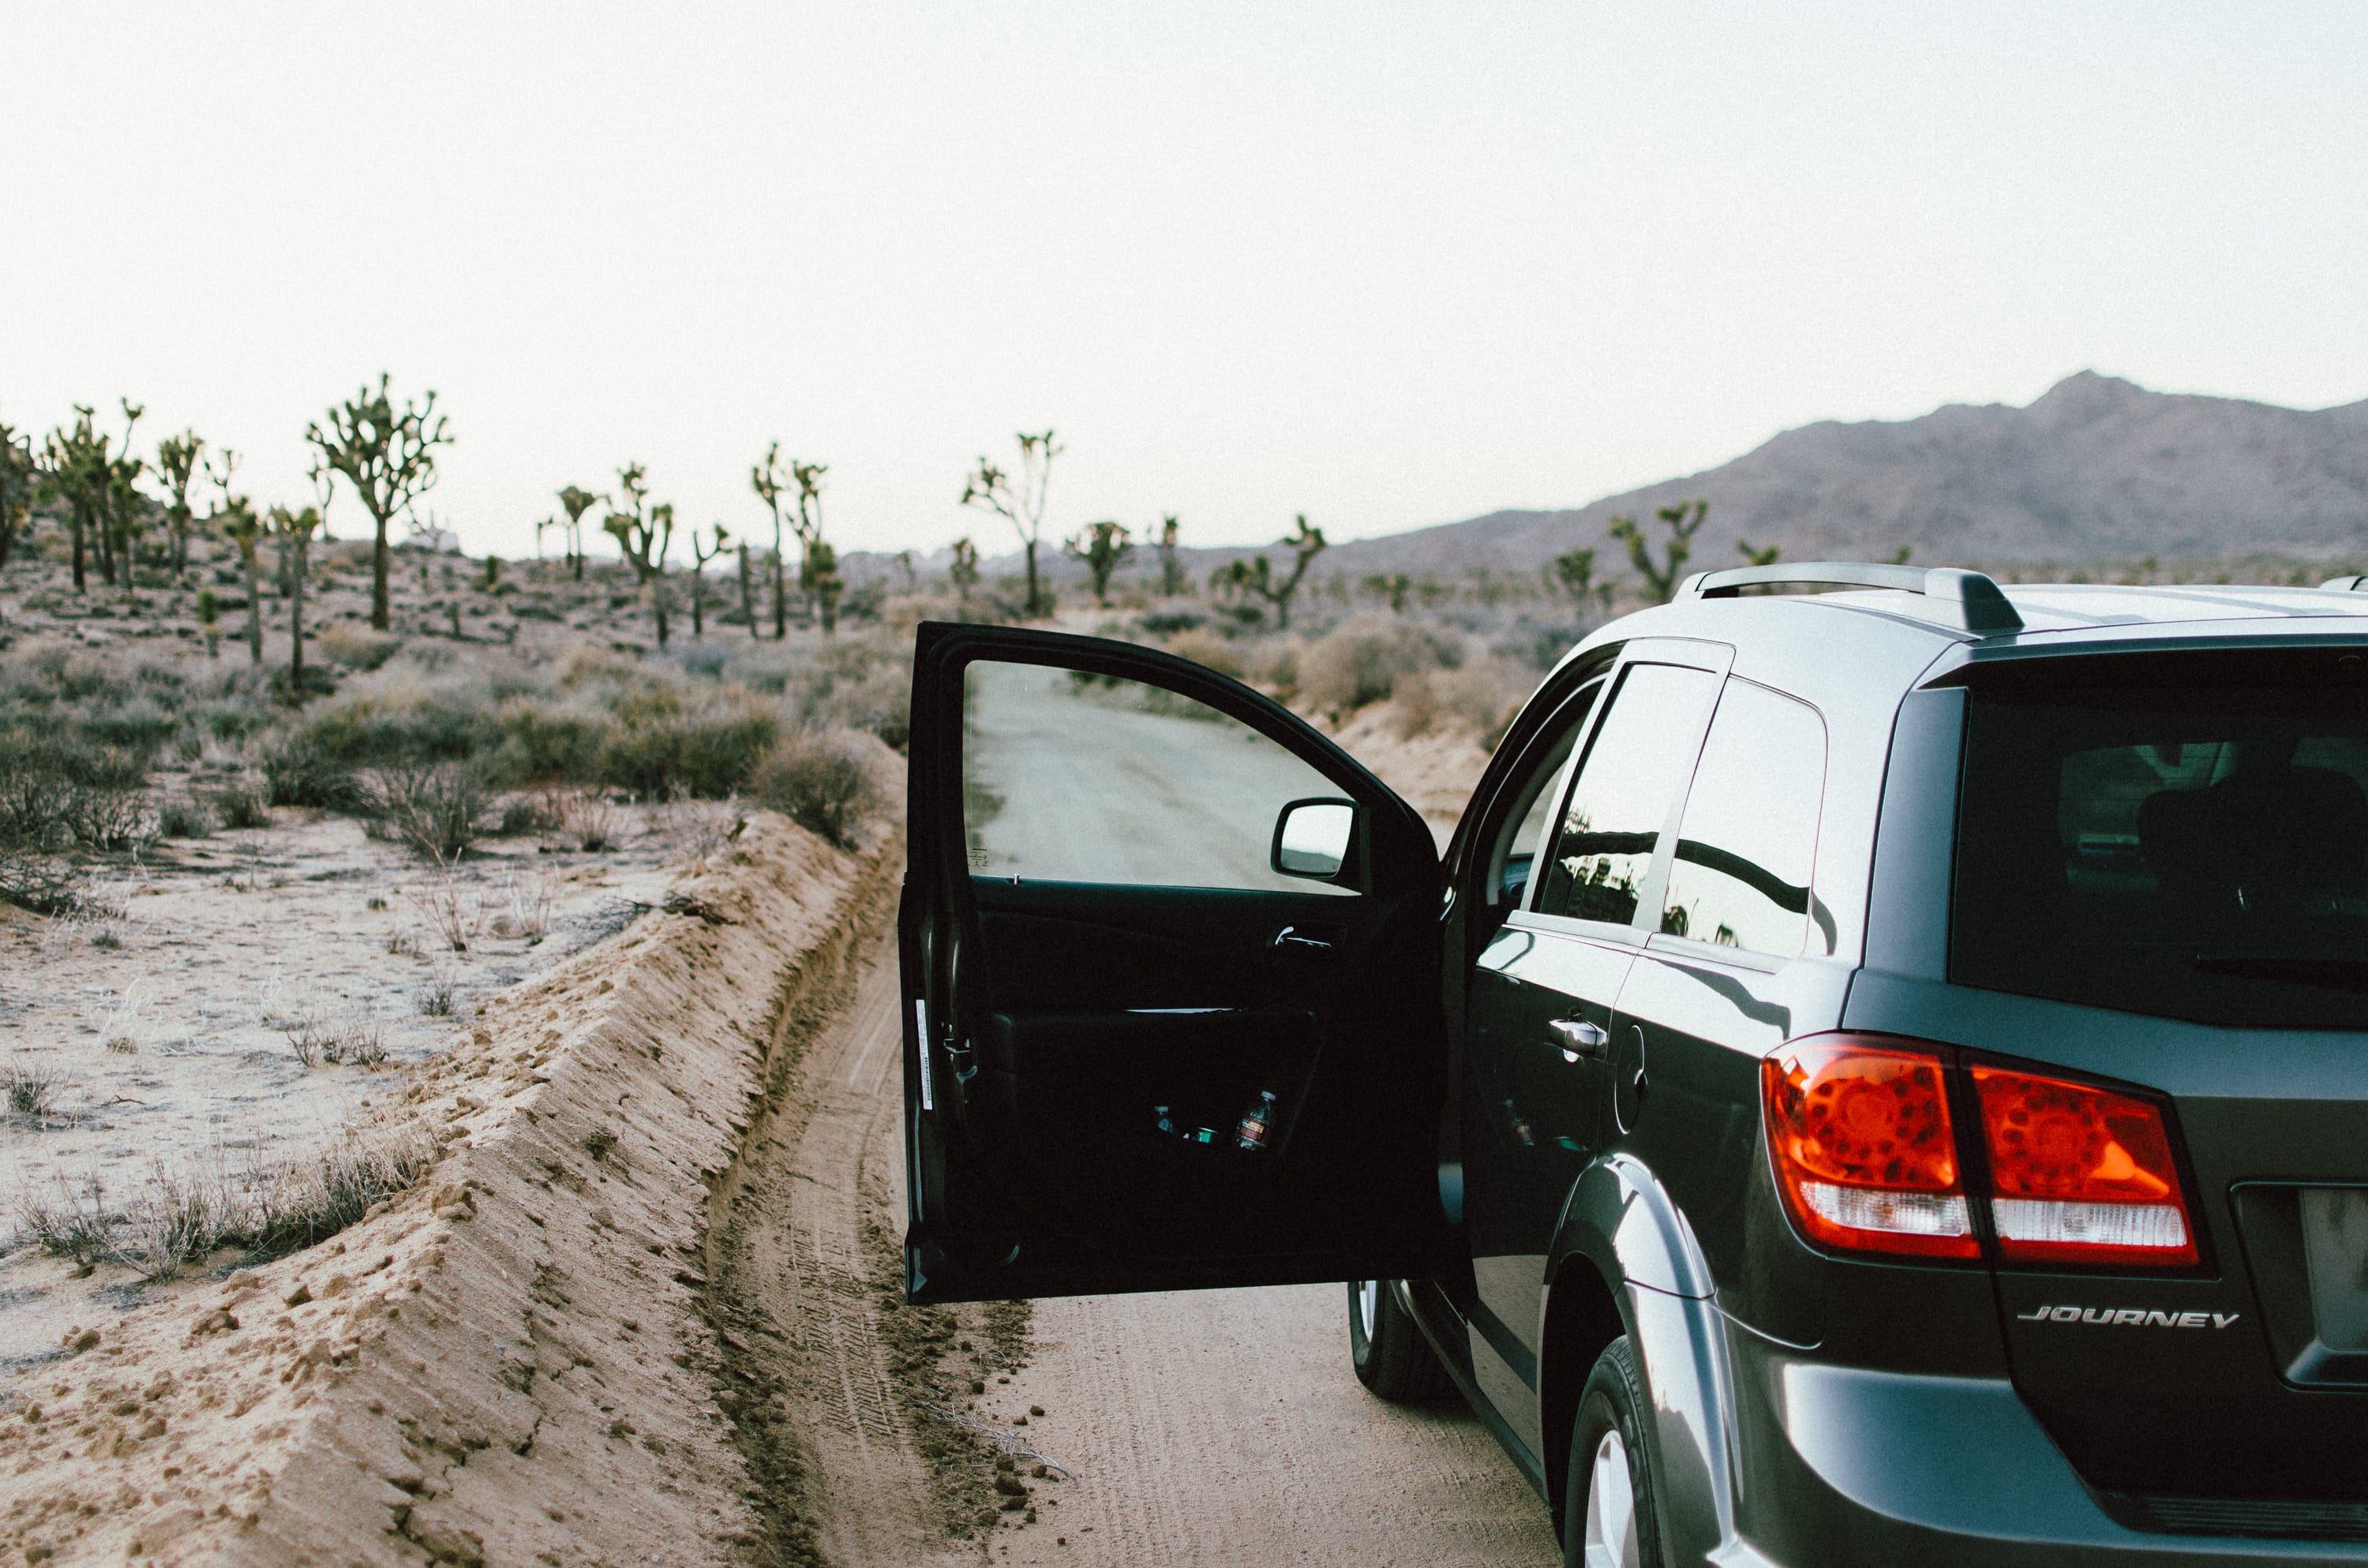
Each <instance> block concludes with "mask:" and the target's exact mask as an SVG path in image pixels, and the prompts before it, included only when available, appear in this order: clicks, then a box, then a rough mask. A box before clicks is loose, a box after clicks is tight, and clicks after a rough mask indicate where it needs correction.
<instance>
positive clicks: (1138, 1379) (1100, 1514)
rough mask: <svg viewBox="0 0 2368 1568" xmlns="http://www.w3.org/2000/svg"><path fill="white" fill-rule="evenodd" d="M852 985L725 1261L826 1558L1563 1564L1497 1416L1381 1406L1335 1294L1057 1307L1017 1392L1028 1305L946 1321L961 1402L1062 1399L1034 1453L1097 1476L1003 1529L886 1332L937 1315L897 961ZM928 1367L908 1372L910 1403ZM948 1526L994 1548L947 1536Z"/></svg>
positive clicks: (1040, 1494)
mask: <svg viewBox="0 0 2368 1568" xmlns="http://www.w3.org/2000/svg"><path fill="white" fill-rule="evenodd" d="M883 904H884V900H883ZM849 970H850V973H849V975H848V982H847V983H846V984H845V985H844V986H842V987H840V988H839V993H838V994H839V996H840V998H841V1001H840V1003H839V1005H838V1008H837V1012H836V1014H835V1015H833V1016H832V1017H829V1018H827V1019H826V1020H825V1021H820V1022H818V1023H817V1025H816V1027H815V1031H814V1040H813V1044H812V1045H811V1046H810V1047H809V1048H808V1049H807V1051H806V1053H805V1055H804V1057H803V1060H801V1061H800V1062H797V1063H796V1064H795V1070H794V1072H793V1073H792V1074H789V1075H788V1076H787V1077H786V1078H785V1080H784V1082H783V1084H782V1086H781V1089H780V1092H779V1093H777V1094H775V1095H773V1096H770V1103H771V1106H772V1109H771V1110H770V1111H769V1112H768V1114H766V1115H765V1116H763V1117H761V1118H760V1119H759V1121H758V1123H757V1126H756V1127H755V1128H753V1129H752V1131H751V1134H750V1150H749V1153H748V1154H747V1155H746V1156H745V1157H744V1159H743V1161H742V1164H741V1166H740V1167H739V1168H738V1169H737V1170H736V1171H735V1177H736V1179H737V1182H738V1184H739V1185H738V1187H737V1189H736V1190H734V1191H733V1192H731V1193H730V1194H729V1195H728V1196H727V1195H725V1194H723V1192H722V1191H721V1190H719V1201H720V1202H721V1203H722V1204H723V1206H724V1207H725V1208H727V1209H728V1210H729V1211H730V1212H731V1213H732V1214H733V1215H734V1220H733V1221H732V1222H731V1224H730V1226H729V1228H728V1229H727V1230H725V1231H724V1232H723V1235H725V1237H726V1238H727V1239H728V1240H729V1241H730V1243H731V1244H732V1245H733V1246H734V1247H735V1248H736V1249H737V1252H736V1256H734V1258H732V1259H731V1260H729V1261H725V1260H719V1265H720V1267H725V1268H728V1269H731V1270H733V1271H734V1272H735V1273H736V1275H737V1283H736V1285H735V1287H734V1290H733V1292H732V1294H733V1296H734V1298H735V1299H737V1300H739V1301H742V1302H744V1303H753V1304H755V1305H758V1306H761V1307H762V1309H763V1311H764V1315H765V1316H766V1317H767V1318H768V1320H769V1321H770V1324H772V1325H773V1333H774V1335H776V1336H777V1337H776V1338H774V1339H769V1340H767V1339H760V1340H758V1341H757V1343H758V1344H759V1345H761V1346H765V1347H766V1348H767V1349H768V1350H769V1351H770V1352H771V1354H770V1357H769V1359H770V1361H771V1362H772V1364H773V1366H774V1368H775V1369H776V1371H775V1372H774V1374H773V1375H775V1376H776V1377H777V1378H778V1379H779V1381H780V1388H781V1393H780V1398H781V1401H782V1409H783V1411H784V1414H785V1415H788V1416H789V1418H790V1424H791V1426H793V1427H794V1429H795V1430H796V1431H797V1432H798V1433H799V1434H800V1437H801V1440H802V1442H803V1444H804V1445H805V1449H806V1454H807V1462H808V1464H809V1466H810V1469H809V1471H808V1473H807V1479H806V1484H805V1486H804V1488H803V1492H804V1495H803V1499H802V1500H801V1501H800V1502H799V1503H798V1505H797V1506H799V1507H800V1508H801V1509H803V1514H804V1517H805V1522H806V1523H807V1524H808V1525H809V1526H810V1527H811V1529H812V1537H813V1540H814V1546H815V1547H816V1549H817V1550H818V1551H819V1554H820V1555H821V1556H822V1557H823V1558H824V1559H825V1561H827V1562H831V1563H833V1564H836V1565H837V1568H907V1565H910V1564H916V1563H929V1562H967V1563H975V1562H978V1561H979V1558H980V1555H981V1552H982V1547H984V1550H985V1554H986V1555H987V1556H988V1557H989V1558H990V1559H991V1560H992V1561H993V1562H995V1563H996V1564H1003V1563H1011V1564H1027V1563H1073V1564H1079V1565H1089V1564H1090V1565H1103V1564H1107V1565H1109V1568H1144V1565H1160V1564H1199V1563H1209V1564H1218V1563H1223V1564H1228V1565H1235V1564H1239V1565H1244V1568H1266V1565H1269V1564H1313V1563H1322V1564H1337V1563H1344V1562H1355V1563H1359V1564H1388V1563H1405V1564H1409V1565H1411V1564H1417V1563H1419V1564H1449V1565H1463V1564H1482V1563H1486V1564H1507V1565H1513V1568H1522V1565H1527V1564H1537V1565H1539V1568H1545V1565H1547V1564H1552V1563H1558V1562H1560V1561H1561V1551H1560V1550H1559V1548H1558V1547H1557V1545H1556V1544H1555V1542H1554V1539H1553V1534H1552V1531H1551V1529H1550V1528H1549V1526H1548V1524H1547V1521H1546V1514H1545V1508H1544V1506H1543V1504H1542V1503H1540V1502H1539V1501H1538V1499H1537V1497H1536V1495H1535V1494H1533V1493H1531V1491H1530V1489H1529V1487H1528V1486H1527V1484H1526V1483H1523V1482H1522V1480H1521V1479H1520V1475H1519V1474H1518V1473H1517V1472H1516V1471H1515V1470H1514V1468H1513V1466H1512V1463H1511V1461H1510V1460H1508V1459H1507V1458H1506V1457H1505V1456H1504V1454H1503V1453H1502V1452H1501V1451H1500V1450H1499V1449H1497V1445H1496V1443H1495V1441H1494V1440H1493V1439H1492V1438H1491V1437H1489V1436H1488V1435H1487V1432H1486V1429H1485V1428H1484V1427H1483V1426H1481V1425H1480V1422H1479V1420H1478V1418H1477V1417H1475V1416H1474V1415H1472V1414H1471V1413H1470V1412H1469V1411H1468V1410H1466V1409H1464V1408H1463V1405H1462V1404H1461V1403H1453V1402H1451V1403H1442V1404H1438V1405H1432V1406H1428V1407H1417V1408H1408V1407H1401V1406H1394V1405H1389V1404H1384V1403H1382V1402H1381V1401H1379V1400H1376V1399H1374V1398H1373V1397H1372V1395H1371V1394H1369V1393H1367V1392H1365V1391H1364V1389H1363V1388H1362V1387H1361V1386H1360V1384H1359V1383H1358V1382H1357V1381H1356V1378H1355V1375H1354V1374H1353V1373H1352V1372H1351V1371H1350V1370H1349V1352H1348V1331H1347V1308H1346V1304H1345V1302H1344V1301H1343V1292H1342V1290H1341V1288H1340V1287H1339V1286H1338V1285H1317V1286H1298V1287H1292V1288H1287V1289H1281V1290H1210V1291H1185V1292H1177V1293H1172V1294H1167V1295H1150V1296H1111V1297H1084V1298H1076V1299H1071V1300H1053V1301H1040V1302H1037V1303H1035V1304H1034V1318H1033V1331H1032V1332H1033V1339H1032V1346H1031V1347H1030V1361H1029V1365H1027V1366H1026V1367H1025V1368H1024V1369H1016V1370H1014V1371H1012V1372H1011V1374H1010V1375H1011V1381H1009V1382H1008V1383H1003V1382H998V1381H996V1368H997V1364H998V1361H999V1360H1001V1359H1002V1358H1005V1357H1008V1355H1009V1354H1010V1352H1011V1350H1012V1349H1013V1348H1014V1347H1013V1346H1010V1345H1009V1344H1008V1336H1009V1335H1010V1334H1011V1333H1013V1332H1014V1331H1015V1330H1016V1328H1017V1326H1018V1324H1017V1323H1016V1322H1015V1320H1014V1318H1013V1315H1012V1314H1011V1313H1010V1312H1009V1311H1008V1309H1002V1310H1000V1313H999V1321H998V1312H997V1310H996V1309H982V1308H973V1307H964V1308H960V1309H954V1310H953V1311H952V1312H940V1313H939V1316H940V1318H942V1319H943V1320H945V1321H946V1322H948V1323H951V1324H952V1325H953V1329H952V1333H953V1334H954V1335H960V1336H961V1337H960V1338H959V1339H958V1340H953V1339H949V1340H948V1341H946V1342H943V1343H941V1344H940V1346H939V1348H940V1349H941V1350H942V1352H943V1353H944V1364H945V1368H946V1370H947V1372H948V1373H949V1374H950V1375H951V1377H952V1378H953V1379H954V1380H955V1381H957V1383H958V1386H959V1387H960V1388H964V1389H966V1388H968V1387H970V1386H971V1385H970V1384H969V1382H968V1381H967V1380H968V1379H969V1378H970V1377H971V1376H973V1375H976V1376H978V1377H979V1379H980V1381H981V1382H982V1383H983V1384H984V1392H983V1393H981V1394H980V1395H978V1396H977V1397H976V1398H975V1399H974V1400H962V1401H960V1402H959V1403H964V1404H968V1405H970V1406H972V1407H973V1414H975V1415H977V1416H979V1417H982V1418H985V1419H987V1420H990V1421H992V1422H993V1423H994V1424H995V1425H996V1426H1006V1427H1008V1426H1010V1425H1011V1423H1012V1421H1013V1419H1014V1418H1015V1417H1019V1416H1022V1415H1028V1413H1029V1411H1030V1406H1031V1405H1041V1406H1042V1407H1043V1408H1044V1410H1045V1411H1046V1414H1045V1415H1042V1416H1034V1415H1029V1425H1028V1426H1027V1427H1026V1428H1025V1437H1026V1439H1027V1441H1028V1443H1029V1444H1030V1446H1031V1447H1033V1448H1035V1449H1039V1450H1041V1451H1042V1452H1043V1453H1045V1454H1048V1455H1050V1456H1052V1457H1053V1458H1054V1459H1056V1460H1059V1461H1060V1462H1061V1463H1062V1464H1064V1465H1065V1466H1067V1467H1068V1468H1070V1469H1071V1470H1073V1471H1076V1476H1077V1479H1076V1481H1075V1482H1074V1483H1063V1482H1058V1481H1053V1480H1037V1479H1032V1478H1030V1479H1029V1481H1028V1484H1029V1485H1030V1488H1031V1489H1032V1491H1033V1494H1034V1495H1033V1498H1032V1501H1033V1502H1034V1503H1035V1504H1036V1506H1037V1508H1036V1512H1037V1522H1036V1523H1034V1524H1023V1523H1022V1522H1021V1519H1022V1516H1021V1515H1020V1514H1019V1513H1017V1512H1011V1513H1003V1514H1000V1515H996V1514H995V1513H994V1512H993V1510H992V1509H991V1508H989V1509H988V1510H986V1517H990V1518H999V1521H1000V1522H999V1523H998V1524H996V1525H994V1526H992V1527H985V1526H983V1525H982V1523H981V1521H980V1518H979V1517H978V1514H977V1512H975V1510H977V1509H978V1508H979V1506H980V1504H981V1503H982V1502H983V1501H985V1483H986V1481H987V1478H988V1474H989V1472H988V1471H987V1469H986V1463H987V1461H986V1458H985V1452H986V1450H985V1449H984V1448H973V1447H971V1446H969V1445H966V1444H963V1443H961V1442H954V1443H951V1444H950V1443H949V1437H950V1435H949V1434H946V1433H944V1432H943V1431H942V1430H938V1429H934V1428H933V1429H931V1430H928V1431H923V1432H916V1431H915V1430H914V1429H913V1426H912V1421H911V1418H910V1416H909V1415H908V1414H907V1410H906V1407H905V1404H904V1403H901V1401H900V1398H899V1394H898V1388H897V1381H896V1380H897V1375H898V1370H899V1363H898V1361H897V1359H896V1356H897V1351H896V1349H895V1347H894V1346H891V1345H889V1344H888V1343H887V1342H886V1338H884V1337H883V1335H882V1324H883V1323H888V1324H890V1336H892V1337H893V1335H894V1334H895V1333H897V1332H900V1330H899V1327H898V1325H900V1324H901V1325H903V1326H902V1328H901V1332H903V1333H904V1334H905V1343H908V1344H909V1343H910V1339H911V1328H910V1325H911V1324H912V1321H913V1319H912V1317H911V1315H910V1314H913V1313H914V1312H916V1309H910V1308H901V1307H892V1306H889V1305H887V1304H886V1303H887V1302H888V1301H893V1300H894V1287H895V1283H896V1273H895V1259H894V1254H893V1252H892V1251H890V1250H889V1249H888V1247H887V1246H886V1245H885V1244H886V1243H889V1242H892V1241H893V1239H894V1237H895V1236H896V1235H898V1234H899V1233H901V1229H902V1224H903V1212H904V1208H903V1206H904V1196H903V1190H902V1189H903V1176H904V1159H903V1152H902V1145H901V1131H902V1130H901V1126H900V1121H899V1119H900V1115H901V1110H902V1090H903V1085H902V1079H901V1075H900V1074H899V1073H898V1071H897V1068H898V1065H899V1062H900V1061H901V1052H900V1044H901V1037H900V1032H899V1021H900V1020H899V1017H898V1013H897V993H896V974H895V964H894V950H893V948H892V947H891V945H890V943H889V942H888V941H887V940H886V939H884V938H883V937H880V936H878V935H871V936H868V937H867V938H866V939H865V940H864V941H862V942H861V943H860V944H859V945H858V946H857V948H856V949H855V950H854V952H853V954H852V956H851V961H850V964H849ZM922 1311H923V1312H926V1311H927V1310H922ZM997 1328H999V1329H1000V1330H1001V1331H1002V1332H1003V1333H1004V1335H1006V1336H1007V1343H1005V1344H1003V1345H1001V1346H998V1345H996V1344H994V1343H990V1337H989V1336H990V1334H991V1333H993V1332H995V1331H996V1329H997ZM971 1345H975V1346H977V1349H976V1351H975V1352H974V1353H973V1354H971V1355H967V1356H965V1355H962V1354H961V1351H962V1348H964V1347H966V1346H971ZM1005 1364H1006V1365H1008V1362H1005ZM918 1365H919V1362H918V1359H917V1358H912V1357H910V1356H909V1355H908V1357H907V1359H906V1360H905V1362H904V1363H903V1368H904V1370H905V1372H906V1374H907V1384H906V1386H907V1387H911V1386H913V1385H912V1381H911V1377H912V1375H913V1372H914V1369H915V1368H916V1366H918ZM941 1386H942V1385H941ZM923 1444H927V1445H928V1446H929V1448H930V1449H931V1452H932V1454H933V1455H934V1462H932V1461H930V1460H924V1459H923V1458H922V1457H921V1453H920V1447H921V1445H923ZM950 1449H951V1457H949V1453H950ZM949 1520H951V1521H953V1522H954V1523H955V1524H956V1525H957V1526H967V1527H968V1528H972V1529H973V1530H976V1531H977V1532H978V1533H979V1535H981V1536H982V1537H984V1540H983V1541H964V1540H953V1539H950V1538H949V1536H948V1533H947V1528H948V1522H949Z"/></svg>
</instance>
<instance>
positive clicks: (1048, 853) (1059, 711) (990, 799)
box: [962, 660, 1348, 893]
mask: <svg viewBox="0 0 2368 1568" xmlns="http://www.w3.org/2000/svg"><path fill="white" fill-rule="evenodd" d="M1339 793H1340V791H1339V789H1338V786H1336V785H1335V784H1333V783H1332V782H1331V781H1330V780H1328V779H1326V778H1325V777H1324V776H1323V775H1322V774H1321V773H1318V772H1317V771H1316V770H1315V768H1314V767H1310V766H1308V765H1307V764H1306V763H1304V762H1303V761H1301V760H1300V759H1299V758H1298V757H1296V756H1292V754H1291V753H1290V752H1289V751H1286V750H1285V749H1284V748H1283V747H1281V745H1278V744H1276V743H1274V742H1273V741H1271V740H1269V739H1268V738H1267V737H1266V736H1264V735H1262V734H1260V733H1258V732H1257V731H1256V730H1253V729H1251V728H1250V727H1249V726H1248V725H1247V724H1245V723H1242V722H1240V721H1238V720H1235V719H1232V718H1229V717H1227V716H1226V715H1224V714H1223V713H1220V712H1219V711H1217V710H1215V709H1213V708H1211V707H1209V706H1208V705H1207V704H1205V703H1201V702H1199V701H1196V700H1194V699H1191V698H1189V697H1186V696H1183V695H1182V694H1181V693H1178V692H1175V691H1170V690H1168V689H1167V688H1166V687H1157V686H1152V685H1149V684H1147V683H1145V682H1143V681H1136V680H1129V679H1125V678H1123V677H1121V676H1108V675H1098V674H1095V673H1093V672H1090V671H1087V670H1066V669H1055V668H1053V667H1050V666H1047V665H1030V664H1018V663H1003V662H1000V661H995V660H980V661H977V662H975V663H973V664H972V665H970V667H969V669H968V671H967V673H966V675H965V676H964V679H963V684H962V819H963V829H964V833H965V836H966V842H967V847H968V850H969V858H970V869H971V871H972V872H973V875H978V876H990V877H998V878H1008V879H1025V880H1027V881H1068V882H1100V883H1117V884H1130V885H1133V886H1139V887H1195V888H1231V889H1242V890H1251V891H1256V890H1276V891H1281V890H1289V891H1290V892H1301V893H1304V892H1333V893H1345V892H1347V891H1348V890H1346V889H1343V888H1338V887H1333V886H1330V885H1329V884H1326V883H1324V882H1319V881H1308V880H1306V879H1304V878H1298V877H1286V876H1283V875H1281V873H1279V872H1277V871H1275V870H1274V869H1272V868H1271V863H1270V860H1269V855H1270V852H1271V849H1272V846H1273V839H1274V832H1275V823H1276V819H1277V818H1278V817H1279V816H1280V815H1281V811H1282V808H1283V807H1284V806H1285V805H1287V804H1289V803H1290V802H1291V801H1299V800H1307V799H1311V798H1315V797H1335V798H1337V797H1338V795H1339Z"/></svg>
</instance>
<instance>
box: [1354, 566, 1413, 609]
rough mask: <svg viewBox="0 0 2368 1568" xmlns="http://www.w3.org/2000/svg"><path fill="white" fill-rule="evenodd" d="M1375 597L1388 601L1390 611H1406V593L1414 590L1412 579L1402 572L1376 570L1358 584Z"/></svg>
mask: <svg viewBox="0 0 2368 1568" xmlns="http://www.w3.org/2000/svg"><path fill="white" fill-rule="evenodd" d="M1360 586H1361V587H1363V588H1364V590H1365V591H1366V592H1367V593H1369V594H1372V596H1374V597H1376V598H1384V599H1387V600H1389V601H1390V613H1391V614H1393V615H1404V614H1405V613H1406V595H1407V594H1409V593H1411V592H1413V591H1414V579H1413V578H1411V577H1409V576H1407V575H1406V574H1405V573H1403V572H1376V573H1374V574H1372V576H1370V577H1367V578H1366V579H1365V580H1364V582H1363V583H1362V584H1361V585H1360Z"/></svg>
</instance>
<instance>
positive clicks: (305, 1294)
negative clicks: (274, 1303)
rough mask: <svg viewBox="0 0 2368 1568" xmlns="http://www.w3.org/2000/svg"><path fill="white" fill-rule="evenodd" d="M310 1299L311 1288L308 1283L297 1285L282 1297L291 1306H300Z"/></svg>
mask: <svg viewBox="0 0 2368 1568" xmlns="http://www.w3.org/2000/svg"><path fill="white" fill-rule="evenodd" d="M312 1299H313V1288H312V1287H311V1286H310V1285H299V1286H297V1287H296V1289H295V1290H291V1291H290V1292H289V1293H288V1294H287V1295H286V1296H285V1297H283V1298H282V1300H284V1301H286V1302H287V1303H288V1304H289V1305H290V1306H291V1307H301V1306H302V1305H303V1304H304V1303H305V1302H307V1301H311V1300H312Z"/></svg>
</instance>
